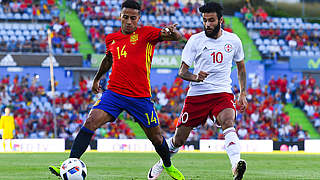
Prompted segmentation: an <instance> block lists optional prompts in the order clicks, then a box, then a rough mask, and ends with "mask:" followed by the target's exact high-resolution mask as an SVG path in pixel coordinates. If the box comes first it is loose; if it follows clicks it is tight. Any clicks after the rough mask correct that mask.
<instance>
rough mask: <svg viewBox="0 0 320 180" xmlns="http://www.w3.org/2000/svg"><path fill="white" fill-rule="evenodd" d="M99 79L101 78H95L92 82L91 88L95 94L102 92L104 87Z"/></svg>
mask: <svg viewBox="0 0 320 180" xmlns="http://www.w3.org/2000/svg"><path fill="white" fill-rule="evenodd" d="M99 81H100V80H93V84H92V88H91V90H92V92H93V93H94V94H98V93H100V92H102V89H101V87H100V84H99Z"/></svg>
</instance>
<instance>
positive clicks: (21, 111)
mask: <svg viewBox="0 0 320 180" xmlns="http://www.w3.org/2000/svg"><path fill="white" fill-rule="evenodd" d="M0 79H1V83H0V109H1V113H2V112H3V110H4V108H5V107H9V108H10V109H11V110H12V111H11V112H13V116H14V117H15V124H16V131H15V133H16V134H15V137H16V138H52V137H53V136H54V122H53V113H52V112H53V110H52V109H53V100H52V99H53V94H52V93H51V92H50V91H49V90H48V91H46V89H45V88H44V87H43V86H42V85H41V84H39V81H38V79H37V77H36V76H34V77H30V76H29V75H26V76H23V77H19V76H18V75H17V76H15V77H13V78H12V77H10V76H3V77H1V78H0ZM55 83H56V85H57V83H58V82H55ZM79 85H80V88H77V89H74V90H71V91H70V92H57V93H56V98H55V110H56V115H57V116H56V121H57V131H58V137H59V138H65V139H70V140H73V139H74V138H75V136H76V134H77V132H78V131H79V129H80V127H81V126H82V124H83V122H84V121H85V119H86V118H87V116H88V112H89V110H90V107H91V106H92V105H93V104H94V102H95V101H96V100H97V99H98V96H95V95H93V94H92V93H91V92H90V91H88V87H87V81H86V80H84V78H82V80H81V82H80V83H79ZM88 86H89V84H88ZM134 137H135V134H134V133H133V132H132V130H131V129H130V128H129V126H128V125H127V124H126V123H125V122H124V119H123V117H122V116H121V117H119V120H118V121H115V122H114V123H109V124H106V125H104V126H103V127H101V128H99V129H98V130H97V133H96V134H95V138H126V139H127V138H134Z"/></svg>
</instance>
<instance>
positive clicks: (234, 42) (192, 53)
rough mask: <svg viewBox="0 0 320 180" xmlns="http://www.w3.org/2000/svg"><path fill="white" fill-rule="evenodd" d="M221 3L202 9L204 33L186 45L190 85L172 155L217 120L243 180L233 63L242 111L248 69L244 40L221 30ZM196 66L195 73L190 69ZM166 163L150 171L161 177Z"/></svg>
mask: <svg viewBox="0 0 320 180" xmlns="http://www.w3.org/2000/svg"><path fill="white" fill-rule="evenodd" d="M222 10H223V8H222V7H221V5H220V4H218V3H215V2H210V3H206V4H205V5H203V6H201V7H200V8H199V11H200V12H201V13H202V19H203V25H204V31H202V32H200V33H197V34H194V35H192V36H191V37H190V39H189V40H188V42H187V44H186V45H185V47H184V49H183V51H182V56H181V61H182V63H181V66H180V69H179V76H180V77H181V78H182V79H184V80H187V81H190V83H189V87H190V88H189V90H188V93H187V97H186V99H185V101H184V105H183V109H182V112H181V114H180V117H179V120H178V124H177V128H176V131H175V134H174V136H173V137H172V138H170V139H169V140H168V145H169V150H170V153H171V155H174V154H175V153H177V152H178V150H179V147H181V146H182V145H183V144H184V143H185V142H186V140H187V138H188V136H189V134H190V132H191V131H192V129H193V128H194V127H197V126H199V125H201V124H205V123H206V121H207V118H208V117H210V118H211V119H216V120H217V123H218V124H219V125H220V126H221V128H222V130H223V135H224V138H225V150H226V151H227V154H228V157H229V160H230V164H231V167H232V172H233V175H234V179H235V180H241V179H242V178H243V175H244V173H245V171H246V162H245V161H244V160H242V159H240V141H239V138H238V135H237V133H236V130H235V128H234V121H235V117H236V110H235V101H234V95H233V93H232V90H231V84H232V80H231V78H230V75H231V67H232V63H233V62H235V63H236V64H237V69H238V78H239V85H240V93H239V94H240V95H239V100H238V105H239V111H240V112H241V113H242V112H244V111H245V109H246V107H247V104H248V103H247V99H246V86H247V85H246V81H247V79H246V77H247V75H246V70H245V63H244V52H243V48H242V43H241V40H240V38H239V37H238V36H237V35H236V34H233V33H230V32H227V31H224V30H223V29H221V28H220V26H221V23H222V22H223V18H222ZM192 64H194V70H193V73H191V72H190V71H189V67H191V65H192ZM162 164H163V162H162V161H161V160H159V161H158V162H157V163H156V164H155V165H154V166H153V167H152V168H151V169H150V171H149V174H151V175H152V176H154V177H158V176H159V175H160V174H161V172H162V170H163V166H162Z"/></svg>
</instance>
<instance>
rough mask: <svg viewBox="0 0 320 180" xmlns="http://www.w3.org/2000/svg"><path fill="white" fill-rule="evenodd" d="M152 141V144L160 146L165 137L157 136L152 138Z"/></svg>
mask: <svg viewBox="0 0 320 180" xmlns="http://www.w3.org/2000/svg"><path fill="white" fill-rule="evenodd" d="M150 141H151V142H152V144H153V145H154V146H159V145H161V144H162V142H163V137H162V136H161V135H156V136H153V137H151V139H150Z"/></svg>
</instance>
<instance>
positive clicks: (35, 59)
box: [0, 53, 83, 67]
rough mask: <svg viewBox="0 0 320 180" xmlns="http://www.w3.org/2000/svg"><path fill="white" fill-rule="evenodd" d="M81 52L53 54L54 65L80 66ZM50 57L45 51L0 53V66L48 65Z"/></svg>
mask: <svg viewBox="0 0 320 180" xmlns="http://www.w3.org/2000/svg"><path fill="white" fill-rule="evenodd" d="M82 60H83V58H82V55H81V54H65V55H54V56H53V58H52V61H53V65H54V67H59V66H60V67H82ZM49 62H50V58H49V55H48V54H46V53H33V54H31V53H30V54H25V53H12V54H7V53H5V54H4V53H0V66H37V67H49Z"/></svg>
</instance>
